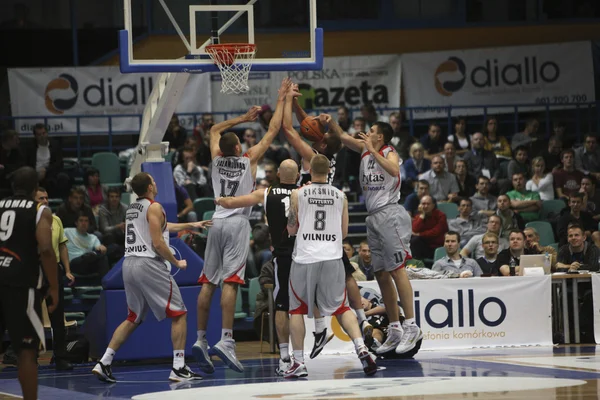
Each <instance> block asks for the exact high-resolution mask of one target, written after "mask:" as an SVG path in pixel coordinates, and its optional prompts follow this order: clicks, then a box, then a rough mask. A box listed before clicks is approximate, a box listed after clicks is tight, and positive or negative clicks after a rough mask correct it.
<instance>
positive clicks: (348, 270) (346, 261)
mask: <svg viewBox="0 0 600 400" xmlns="http://www.w3.org/2000/svg"><path fill="white" fill-rule="evenodd" d="M342 261H343V262H344V271H345V272H346V278H348V277H350V276H352V274H353V273H354V271H356V270H355V269H354V267H353V266H352V264H350V260H349V259H348V256H347V255H346V252H345V251H342Z"/></svg>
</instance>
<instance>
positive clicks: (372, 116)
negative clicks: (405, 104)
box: [360, 103, 387, 130]
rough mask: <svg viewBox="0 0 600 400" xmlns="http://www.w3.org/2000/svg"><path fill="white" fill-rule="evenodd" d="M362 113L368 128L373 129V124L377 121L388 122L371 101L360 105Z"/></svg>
mask: <svg viewBox="0 0 600 400" xmlns="http://www.w3.org/2000/svg"><path fill="white" fill-rule="evenodd" d="M360 113H361V114H362V117H363V118H364V119H365V121H366V123H367V126H366V130H369V129H371V126H372V125H373V124H374V123H375V122H377V121H383V122H387V118H385V117H384V116H379V115H378V114H377V110H375V106H373V104H371V103H369V104H363V105H362V107H360Z"/></svg>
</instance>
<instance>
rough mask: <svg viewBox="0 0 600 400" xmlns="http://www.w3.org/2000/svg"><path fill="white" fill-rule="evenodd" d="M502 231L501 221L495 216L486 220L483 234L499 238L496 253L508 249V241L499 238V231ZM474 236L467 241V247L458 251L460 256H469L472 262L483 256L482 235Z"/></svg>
mask: <svg viewBox="0 0 600 400" xmlns="http://www.w3.org/2000/svg"><path fill="white" fill-rule="evenodd" d="M501 230H502V219H501V218H500V217H499V216H497V215H492V216H490V217H489V218H488V222H487V231H486V232H485V233H493V234H494V235H496V236H498V237H499V241H498V243H499V246H498V251H502V250H504V249H506V248H508V240H506V239H505V238H503V237H500V231H501ZM485 233H484V234H481V235H475V236H473V237H472V238H471V240H469V242H468V243H467V245H466V246H465V247H463V249H462V250H461V251H460V254H461V255H462V256H463V257H469V256H471V258H473V259H474V260H477V259H478V258H479V257H483V254H484V250H483V242H482V239H483V235H485Z"/></svg>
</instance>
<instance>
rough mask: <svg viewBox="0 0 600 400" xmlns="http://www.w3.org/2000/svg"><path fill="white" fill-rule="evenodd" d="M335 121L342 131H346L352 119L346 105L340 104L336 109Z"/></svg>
mask: <svg viewBox="0 0 600 400" xmlns="http://www.w3.org/2000/svg"><path fill="white" fill-rule="evenodd" d="M337 122H338V125H339V126H340V128H342V130H343V131H344V132H348V130H349V129H350V124H351V122H352V120H351V119H350V110H348V107H346V106H341V107H339V108H338V109H337Z"/></svg>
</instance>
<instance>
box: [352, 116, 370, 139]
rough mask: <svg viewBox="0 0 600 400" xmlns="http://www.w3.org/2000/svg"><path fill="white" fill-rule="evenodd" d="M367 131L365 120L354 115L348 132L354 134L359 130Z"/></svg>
mask: <svg viewBox="0 0 600 400" xmlns="http://www.w3.org/2000/svg"><path fill="white" fill-rule="evenodd" d="M366 131H367V121H366V120H365V119H364V118H363V117H356V118H354V120H353V121H352V127H351V128H350V130H349V131H348V133H349V134H351V135H354V134H356V133H359V132H366Z"/></svg>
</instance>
